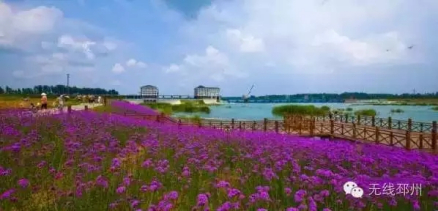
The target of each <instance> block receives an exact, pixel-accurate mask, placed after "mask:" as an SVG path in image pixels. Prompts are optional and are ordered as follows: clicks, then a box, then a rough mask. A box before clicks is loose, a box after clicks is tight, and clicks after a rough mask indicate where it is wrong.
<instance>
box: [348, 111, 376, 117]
mask: <svg viewBox="0 0 438 211" xmlns="http://www.w3.org/2000/svg"><path fill="white" fill-rule="evenodd" d="M354 115H360V116H376V115H377V112H376V110H374V109H362V110H357V111H355V112H354Z"/></svg>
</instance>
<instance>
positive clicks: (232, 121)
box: [231, 118, 234, 129]
mask: <svg viewBox="0 0 438 211" xmlns="http://www.w3.org/2000/svg"><path fill="white" fill-rule="evenodd" d="M231 129H234V118H233V119H231Z"/></svg>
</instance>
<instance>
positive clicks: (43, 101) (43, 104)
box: [41, 93, 47, 110]
mask: <svg viewBox="0 0 438 211" xmlns="http://www.w3.org/2000/svg"><path fill="white" fill-rule="evenodd" d="M41 109H44V110H46V109H47V95H46V93H42V94H41Z"/></svg>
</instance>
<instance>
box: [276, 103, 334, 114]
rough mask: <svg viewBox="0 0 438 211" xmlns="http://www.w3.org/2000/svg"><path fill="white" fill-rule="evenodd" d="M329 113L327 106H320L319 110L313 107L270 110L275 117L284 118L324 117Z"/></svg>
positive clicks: (277, 107) (300, 106) (297, 106)
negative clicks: (290, 116) (302, 116)
mask: <svg viewBox="0 0 438 211" xmlns="http://www.w3.org/2000/svg"><path fill="white" fill-rule="evenodd" d="M329 113H330V107H328V106H322V107H320V108H319V107H315V106H313V105H282V106H275V107H274V108H272V114H274V115H275V116H284V115H287V114H298V115H313V116H324V115H328V114H329Z"/></svg>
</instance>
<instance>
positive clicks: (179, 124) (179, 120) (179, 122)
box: [178, 119, 182, 127]
mask: <svg viewBox="0 0 438 211" xmlns="http://www.w3.org/2000/svg"><path fill="white" fill-rule="evenodd" d="M181 124H182V123H181V119H178V127H181Z"/></svg>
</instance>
